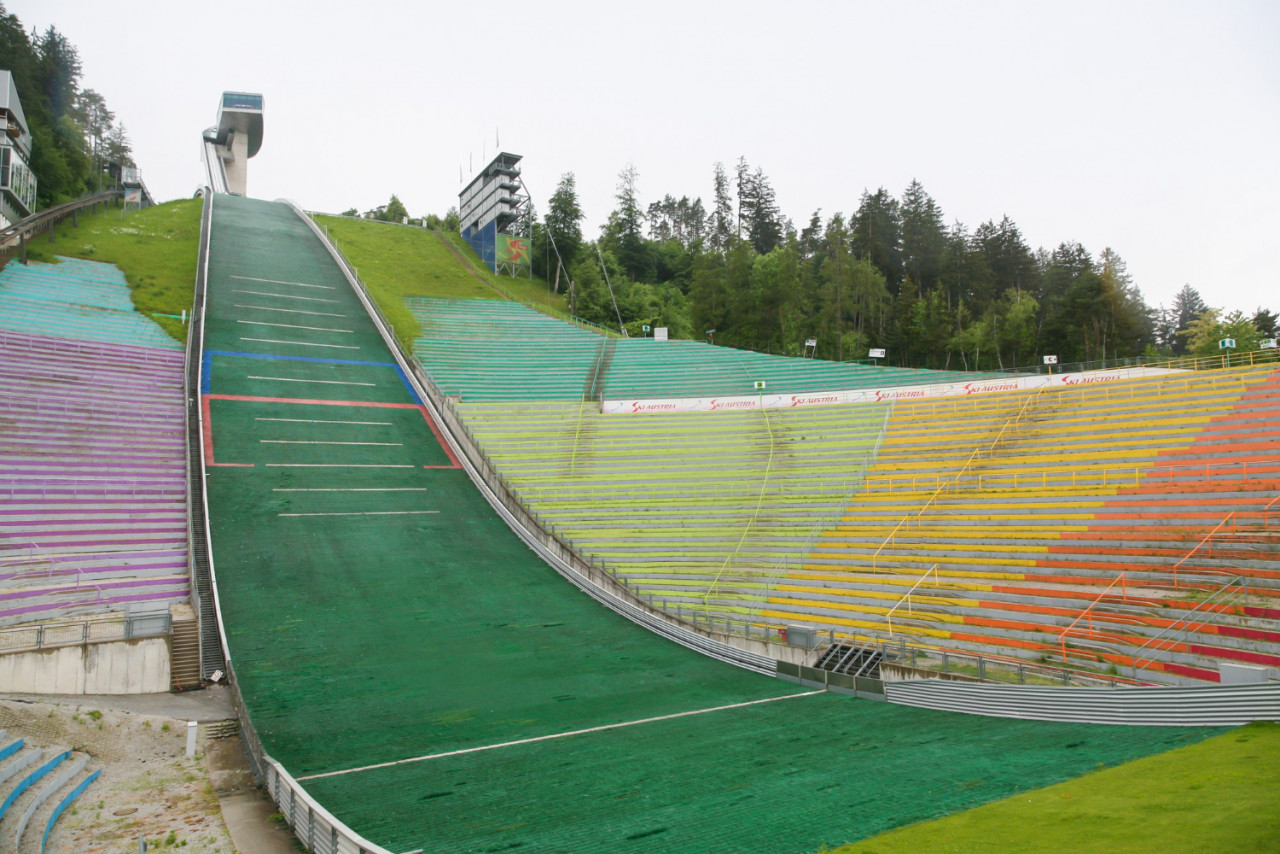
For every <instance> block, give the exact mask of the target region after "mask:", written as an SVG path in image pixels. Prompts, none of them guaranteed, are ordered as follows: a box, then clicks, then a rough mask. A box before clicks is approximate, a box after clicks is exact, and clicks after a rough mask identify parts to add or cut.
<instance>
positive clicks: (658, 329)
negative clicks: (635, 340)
mask: <svg viewBox="0 0 1280 854" xmlns="http://www.w3.org/2000/svg"><path fill="white" fill-rule="evenodd" d="M653 340H654V341H666V340H667V327H665V326H655V327H654V328H653Z"/></svg>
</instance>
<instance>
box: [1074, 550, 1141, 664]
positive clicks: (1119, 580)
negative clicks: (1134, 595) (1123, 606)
mask: <svg viewBox="0 0 1280 854" xmlns="http://www.w3.org/2000/svg"><path fill="white" fill-rule="evenodd" d="M1125 576H1126V573H1123V572H1122V573H1120V574H1119V575H1118V576H1116V577H1115V579H1113V580H1112V582H1111V583H1110V584H1108V585H1107V586H1106V587H1104V588H1103V589H1102V592H1101V593H1099V594H1098V598H1096V599H1094V600H1093V601H1092V602H1090V603H1089V607H1087V608H1085V609H1084V610H1083V611H1081V612H1080V615H1079V616H1077V617H1076V618H1075V619H1074V620H1072V621H1071V625H1069V626H1067V627H1066V628H1065V629H1063V630H1062V633H1061V634H1059V635H1058V643H1059V644H1060V645H1061V648H1062V660H1063V661H1066V660H1067V641H1066V638H1067V635H1069V634H1071V632H1072V631H1073V630H1074V629H1075V627H1076V623H1078V622H1080V621H1081V620H1083V619H1085V618H1086V617H1088V619H1089V631H1090V632H1092V631H1093V606H1095V605H1097V604H1098V603H1099V602H1101V601H1102V600H1103V598H1104V597H1105V596H1106V595H1107V592H1108V591H1110V590H1111V588H1112V587H1115V586H1116V585H1117V584H1119V585H1120V595H1121V598H1122V599H1123V600H1124V601H1125V602H1128V601H1129V590H1128V586H1127V585H1126V584H1125Z"/></svg>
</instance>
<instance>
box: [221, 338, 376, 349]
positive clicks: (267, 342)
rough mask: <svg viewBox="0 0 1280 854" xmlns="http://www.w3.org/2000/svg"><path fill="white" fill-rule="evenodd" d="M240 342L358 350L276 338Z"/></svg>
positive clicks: (246, 339)
mask: <svg viewBox="0 0 1280 854" xmlns="http://www.w3.org/2000/svg"><path fill="white" fill-rule="evenodd" d="M240 340H241V341H257V342H258V343H260V344H293V345H295V346H298V347H332V348H333V349H335V350H359V349H360V348H359V347H353V346H351V345H350V344H309V343H307V342H306V341H280V340H278V339H276V338H241V339H240Z"/></svg>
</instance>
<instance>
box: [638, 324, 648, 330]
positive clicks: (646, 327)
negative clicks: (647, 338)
mask: <svg viewBox="0 0 1280 854" xmlns="http://www.w3.org/2000/svg"><path fill="white" fill-rule="evenodd" d="M640 331H641V332H648V331H649V324H647V323H646V324H644V325H643V326H641V327H640Z"/></svg>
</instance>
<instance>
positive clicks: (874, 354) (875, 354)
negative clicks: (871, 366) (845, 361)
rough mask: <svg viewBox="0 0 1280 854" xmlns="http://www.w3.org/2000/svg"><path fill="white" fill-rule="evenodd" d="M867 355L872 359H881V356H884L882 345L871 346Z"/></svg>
mask: <svg viewBox="0 0 1280 854" xmlns="http://www.w3.org/2000/svg"><path fill="white" fill-rule="evenodd" d="M867 355H868V356H870V357H871V358H873V359H883V358H884V348H883V347H872V348H871V352H869V353H868V354H867Z"/></svg>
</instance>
